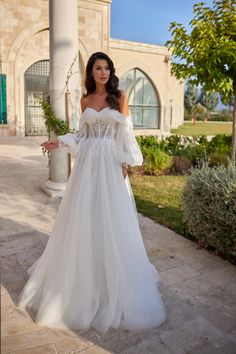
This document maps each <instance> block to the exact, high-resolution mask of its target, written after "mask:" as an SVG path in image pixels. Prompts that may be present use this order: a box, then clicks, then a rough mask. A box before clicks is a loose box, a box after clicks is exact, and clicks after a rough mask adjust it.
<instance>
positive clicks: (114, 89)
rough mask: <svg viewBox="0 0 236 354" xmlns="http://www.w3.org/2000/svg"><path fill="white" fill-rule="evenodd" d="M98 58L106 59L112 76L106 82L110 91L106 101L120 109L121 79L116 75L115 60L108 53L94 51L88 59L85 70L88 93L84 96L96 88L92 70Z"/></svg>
mask: <svg viewBox="0 0 236 354" xmlns="http://www.w3.org/2000/svg"><path fill="white" fill-rule="evenodd" d="M97 59H104V60H106V61H107V63H108V66H109V70H110V76H109V80H108V81H107V83H106V84H105V87H106V91H107V93H108V95H107V98H106V101H107V103H108V104H109V105H110V107H111V108H114V109H117V110H118V109H119V101H118V98H120V96H121V91H120V90H119V89H118V85H119V79H118V77H117V76H116V75H115V68H114V64H113V61H112V60H111V59H110V58H109V56H108V55H107V54H105V53H103V52H96V53H93V54H92V55H91V57H90V58H89V60H88V63H87V66H86V71H85V88H86V90H87V93H86V94H84V97H86V96H88V95H90V94H91V93H93V92H94V91H95V90H96V84H95V80H94V78H93V76H92V70H93V66H94V63H95V61H96V60H97Z"/></svg>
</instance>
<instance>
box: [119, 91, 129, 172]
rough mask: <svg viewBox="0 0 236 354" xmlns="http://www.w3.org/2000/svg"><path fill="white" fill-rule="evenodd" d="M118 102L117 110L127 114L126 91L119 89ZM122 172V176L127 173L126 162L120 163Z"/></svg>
mask: <svg viewBox="0 0 236 354" xmlns="http://www.w3.org/2000/svg"><path fill="white" fill-rule="evenodd" d="M118 102H119V112H120V113H122V114H124V115H125V116H128V115H129V106H128V99H127V96H126V93H125V92H124V91H122V90H121V96H120V98H119V100H118ZM122 173H123V176H124V178H125V177H126V176H127V175H128V164H127V163H124V164H122Z"/></svg>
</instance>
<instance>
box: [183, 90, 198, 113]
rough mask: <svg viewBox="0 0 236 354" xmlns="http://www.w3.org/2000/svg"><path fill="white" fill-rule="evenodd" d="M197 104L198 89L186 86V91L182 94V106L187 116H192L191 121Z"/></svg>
mask: <svg viewBox="0 0 236 354" xmlns="http://www.w3.org/2000/svg"><path fill="white" fill-rule="evenodd" d="M197 102H198V89H197V87H196V86H194V85H191V84H188V85H187V89H186V91H185V93H184V106H185V108H186V110H187V111H188V113H189V114H191V115H192V119H194V115H193V113H194V112H193V109H194V107H195V106H196V104H197Z"/></svg>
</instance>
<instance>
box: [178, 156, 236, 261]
mask: <svg viewBox="0 0 236 354" xmlns="http://www.w3.org/2000/svg"><path fill="white" fill-rule="evenodd" d="M182 200H183V211H184V220H185V222H186V223H187V225H188V228H189V231H190V233H191V234H192V235H193V236H194V237H195V238H196V239H197V240H198V241H199V244H200V245H201V246H203V247H210V248H213V249H214V250H215V251H216V253H220V254H222V255H224V256H225V257H226V258H228V259H229V260H231V261H233V262H236V222H235V220H236V166H235V164H233V163H232V162H230V163H229V164H228V165H227V166H219V167H213V168H211V167H210V166H209V164H208V163H206V162H205V163H203V164H202V166H201V168H195V169H192V170H191V174H190V176H188V177H187V179H186V184H185V187H184V189H183V193H182Z"/></svg>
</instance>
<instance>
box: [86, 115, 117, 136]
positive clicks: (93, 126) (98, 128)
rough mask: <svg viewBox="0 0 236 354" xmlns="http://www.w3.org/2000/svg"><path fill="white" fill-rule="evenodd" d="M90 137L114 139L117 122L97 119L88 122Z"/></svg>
mask: <svg viewBox="0 0 236 354" xmlns="http://www.w3.org/2000/svg"><path fill="white" fill-rule="evenodd" d="M88 127H89V137H93V138H96V139H114V138H115V134H116V122H106V121H103V120H101V119H97V120H96V121H94V122H92V121H91V122H89V123H88Z"/></svg>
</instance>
